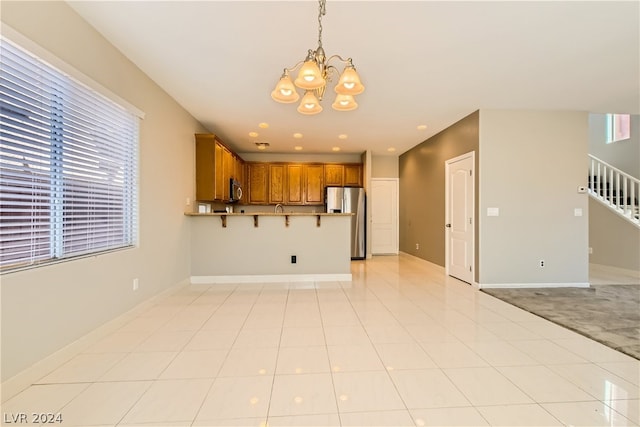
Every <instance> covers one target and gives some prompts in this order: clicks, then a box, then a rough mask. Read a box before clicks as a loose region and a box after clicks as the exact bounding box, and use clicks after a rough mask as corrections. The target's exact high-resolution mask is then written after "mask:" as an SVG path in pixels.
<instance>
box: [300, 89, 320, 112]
mask: <svg viewBox="0 0 640 427" xmlns="http://www.w3.org/2000/svg"><path fill="white" fill-rule="evenodd" d="M321 111H322V105H320V101H318V98H316V95H315V94H314V93H313V91H311V90H308V91H306V92H305V94H304V96H303V97H302V101H300V105H298V113H301V114H307V115H311V114H318V113H319V112H321Z"/></svg>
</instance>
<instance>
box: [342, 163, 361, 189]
mask: <svg viewBox="0 0 640 427" xmlns="http://www.w3.org/2000/svg"><path fill="white" fill-rule="evenodd" d="M344 185H345V186H351V187H360V186H362V165H360V164H354V165H344Z"/></svg>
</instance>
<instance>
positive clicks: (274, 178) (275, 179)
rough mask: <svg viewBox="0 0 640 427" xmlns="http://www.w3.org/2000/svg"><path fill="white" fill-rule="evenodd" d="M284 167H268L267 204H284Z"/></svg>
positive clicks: (274, 165) (277, 165) (272, 165)
mask: <svg viewBox="0 0 640 427" xmlns="http://www.w3.org/2000/svg"><path fill="white" fill-rule="evenodd" d="M284 178H285V165H283V164H270V165H269V203H274V204H276V203H284V202H285V199H284V194H285V193H284V189H285V179H284Z"/></svg>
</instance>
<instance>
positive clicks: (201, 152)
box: [196, 134, 216, 201]
mask: <svg viewBox="0 0 640 427" xmlns="http://www.w3.org/2000/svg"><path fill="white" fill-rule="evenodd" d="M215 149H216V141H215V138H214V136H213V135H205V134H196V200H202V201H211V200H214V199H215V195H216V176H215V169H216V167H215V166H216V164H215V161H216V160H215Z"/></svg>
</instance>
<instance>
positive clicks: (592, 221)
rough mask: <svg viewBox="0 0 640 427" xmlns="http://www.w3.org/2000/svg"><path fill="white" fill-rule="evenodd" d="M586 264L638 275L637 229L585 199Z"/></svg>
mask: <svg viewBox="0 0 640 427" xmlns="http://www.w3.org/2000/svg"><path fill="white" fill-rule="evenodd" d="M589 246H590V247H591V248H592V249H593V253H592V254H591V256H590V257H589V261H590V262H592V263H594V264H601V265H608V266H611V267H617V268H623V269H625V270H633V271H637V272H640V229H638V228H637V227H636V226H634V225H633V224H631V223H630V222H629V221H627V220H626V219H624V218H621V217H620V216H618V215H616V214H615V213H614V212H612V211H611V209H610V208H608V207H607V206H604V205H603V204H602V203H600V202H598V201H596V200H593V199H592V198H591V197H590V198H589Z"/></svg>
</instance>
